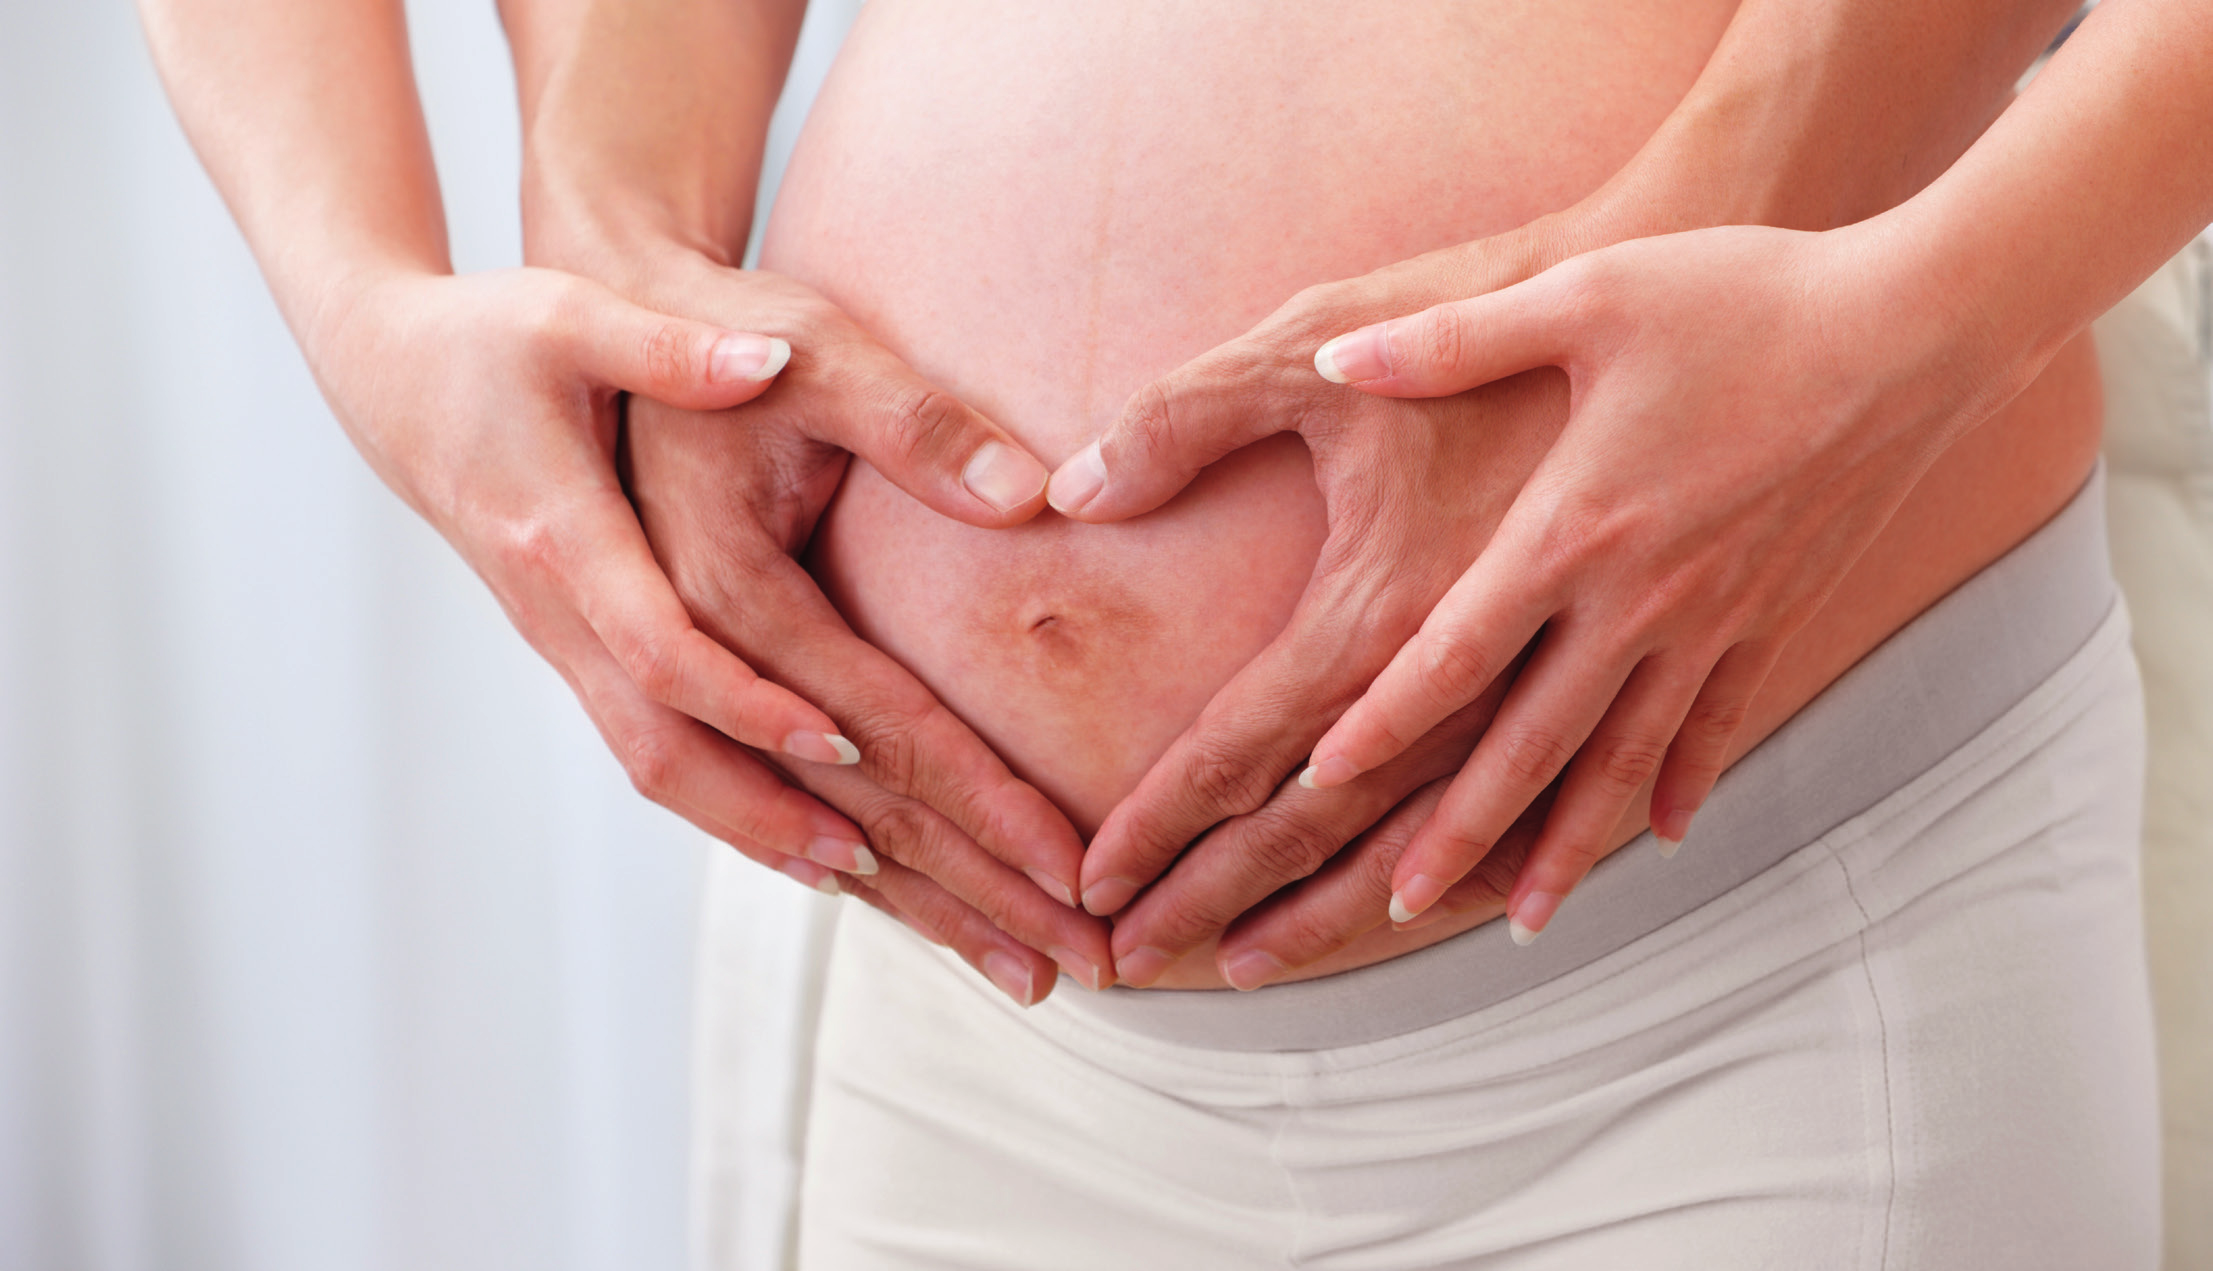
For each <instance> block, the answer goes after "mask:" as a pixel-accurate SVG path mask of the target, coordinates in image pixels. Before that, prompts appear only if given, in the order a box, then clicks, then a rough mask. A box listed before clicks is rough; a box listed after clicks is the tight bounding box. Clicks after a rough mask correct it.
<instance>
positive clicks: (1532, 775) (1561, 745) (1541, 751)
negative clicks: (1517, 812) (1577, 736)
mask: <svg viewBox="0 0 2213 1271" xmlns="http://www.w3.org/2000/svg"><path fill="white" fill-rule="evenodd" d="M1574 753H1575V749H1574V747H1572V746H1570V745H1569V744H1568V743H1567V739H1566V738H1564V737H1562V736H1560V734H1558V733H1556V732H1553V731H1552V730H1550V729H1547V728H1536V727H1530V726H1527V725H1524V726H1522V727H1520V728H1517V729H1514V730H1513V731H1512V732H1509V733H1508V734H1507V735H1506V737H1505V739H1504V741H1503V742H1502V743H1501V745H1500V747H1499V761H1500V762H1501V763H1502V764H1504V765H1505V769H1506V775H1507V776H1508V778H1510V779H1511V780H1514V781H1517V782H1520V783H1521V784H1522V785H1524V786H1526V787H1528V788H1530V789H1537V788H1540V787H1543V786H1545V785H1549V784H1550V783H1551V781H1552V779H1553V778H1554V777H1556V776H1559V775H1560V770H1561V769H1562V768H1565V767H1566V766H1567V762H1568V759H1569V758H1570V757H1571V756H1573V755H1574Z"/></svg>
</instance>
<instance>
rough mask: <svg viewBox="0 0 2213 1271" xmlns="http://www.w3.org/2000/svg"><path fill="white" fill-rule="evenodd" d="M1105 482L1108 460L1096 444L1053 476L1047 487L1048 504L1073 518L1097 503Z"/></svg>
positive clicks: (1083, 450) (1072, 458) (1082, 450)
mask: <svg viewBox="0 0 2213 1271" xmlns="http://www.w3.org/2000/svg"><path fill="white" fill-rule="evenodd" d="M1106 481H1107V470H1106V459H1105V458H1104V457H1103V456H1101V455H1100V453H1099V443H1098V442H1097V441H1093V442H1092V443H1091V444H1090V445H1088V446H1085V447H1084V448H1083V449H1081V450H1079V451H1077V452H1076V453H1075V454H1074V455H1073V456H1072V457H1070V458H1069V460H1068V462H1066V463H1064V464H1062V465H1060V468H1059V470H1057V471H1055V472H1054V473H1053V475H1052V477H1051V478H1050V479H1049V480H1048V481H1047V483H1046V487H1045V501H1046V502H1047V503H1048V504H1051V505H1052V508H1053V510H1054V511H1055V512H1058V513H1060V514H1061V515H1062V516H1067V517H1074V516H1077V515H1078V514H1080V513H1081V512H1082V511H1083V510H1084V509H1085V508H1087V507H1089V506H1090V505H1091V504H1092V503H1094V502H1096V501H1097V500H1098V497H1099V493H1100V491H1102V490H1104V489H1106Z"/></svg>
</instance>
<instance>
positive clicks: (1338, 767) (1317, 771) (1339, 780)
mask: <svg viewBox="0 0 2213 1271" xmlns="http://www.w3.org/2000/svg"><path fill="white" fill-rule="evenodd" d="M1359 775H1360V769H1358V768H1356V767H1354V766H1353V763H1352V761H1351V760H1350V759H1347V758H1345V757H1343V756H1342V755H1331V756H1330V757H1329V758H1327V759H1323V760H1321V761H1319V762H1317V763H1311V764H1308V765H1307V766H1306V770H1305V771H1304V772H1301V773H1300V774H1299V785H1300V786H1301V787H1302V788H1304V789H1307V790H1334V789H1336V788H1337V787H1338V786H1341V785H1344V784H1345V783H1346V782H1348V781H1351V780H1352V779H1353V778H1354V777H1357V776H1359Z"/></svg>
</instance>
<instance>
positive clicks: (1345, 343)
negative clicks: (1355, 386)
mask: <svg viewBox="0 0 2213 1271" xmlns="http://www.w3.org/2000/svg"><path fill="white" fill-rule="evenodd" d="M1314 369H1315V370H1316V371H1318V372H1320V373H1321V376H1322V378H1323V379H1325V380H1328V381H1329V382H1330V383H1332V384H1351V383H1354V382H1356V381H1359V380H1377V379H1382V378H1383V377H1384V376H1385V375H1388V374H1390V371H1391V368H1390V366H1389V365H1388V364H1386V363H1385V361H1384V359H1383V328H1382V327H1381V326H1373V327H1362V328H1361V329H1360V330H1358V331H1353V332H1348V333H1347V334H1345V335H1341V336H1338V337H1337V338H1336V339H1334V340H1331V341H1330V342H1329V343H1327V344H1324V345H1323V346H1322V347H1320V348H1318V349H1316V350H1314Z"/></svg>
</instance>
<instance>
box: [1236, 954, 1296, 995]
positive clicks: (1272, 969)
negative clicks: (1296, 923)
mask: <svg viewBox="0 0 2213 1271" xmlns="http://www.w3.org/2000/svg"><path fill="white" fill-rule="evenodd" d="M1287 969H1288V968H1286V967H1285V966H1284V965H1283V959H1281V958H1279V957H1277V956H1276V955H1274V954H1272V953H1269V952H1268V951H1266V950H1265V949H1247V950H1245V951H1244V952H1243V953H1240V954H1238V955H1237V956H1236V957H1234V958H1231V959H1230V960H1229V965H1228V966H1226V967H1223V968H1222V978H1223V979H1225V980H1228V981H1229V986H1230V987H1231V988H1233V989H1243V990H1246V991H1248V992H1249V991H1251V990H1253V989H1257V988H1259V987H1260V986H1261V985H1263V984H1266V983H1267V982H1268V981H1270V980H1273V979H1275V978H1276V977H1277V976H1279V975H1281V974H1283V973H1284V971H1285V970H1287Z"/></svg>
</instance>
